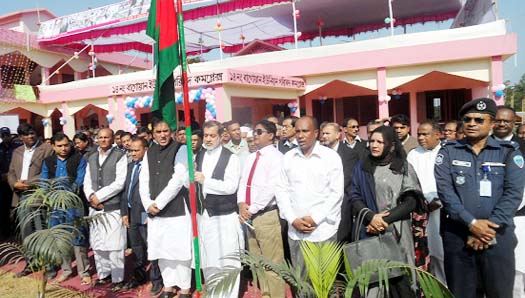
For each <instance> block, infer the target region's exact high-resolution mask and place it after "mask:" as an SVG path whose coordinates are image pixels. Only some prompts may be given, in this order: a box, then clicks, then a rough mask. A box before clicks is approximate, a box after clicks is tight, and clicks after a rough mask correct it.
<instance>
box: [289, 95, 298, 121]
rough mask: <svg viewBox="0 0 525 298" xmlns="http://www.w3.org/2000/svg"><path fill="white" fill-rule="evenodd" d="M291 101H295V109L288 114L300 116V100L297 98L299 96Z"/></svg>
mask: <svg viewBox="0 0 525 298" xmlns="http://www.w3.org/2000/svg"><path fill="white" fill-rule="evenodd" d="M291 103H297V109H295V112H293V113H290V115H291V116H295V117H301V101H300V100H299V98H297V99H296V100H293V101H291Z"/></svg>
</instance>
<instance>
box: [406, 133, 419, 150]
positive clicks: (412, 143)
mask: <svg viewBox="0 0 525 298" xmlns="http://www.w3.org/2000/svg"><path fill="white" fill-rule="evenodd" d="M417 146H419V142H418V141H417V139H416V138H415V137H413V136H410V135H409V136H408V140H406V142H405V144H403V148H404V149H405V152H406V154H408V152H410V150H412V149H414V148H416V147H417Z"/></svg>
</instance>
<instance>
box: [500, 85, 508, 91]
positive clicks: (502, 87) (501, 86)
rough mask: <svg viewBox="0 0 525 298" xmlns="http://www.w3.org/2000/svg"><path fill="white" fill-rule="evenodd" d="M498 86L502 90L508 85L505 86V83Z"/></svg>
mask: <svg viewBox="0 0 525 298" xmlns="http://www.w3.org/2000/svg"><path fill="white" fill-rule="evenodd" d="M498 87H499V89H500V90H504V89H505V88H506V87H507V86H505V84H499V85H498Z"/></svg>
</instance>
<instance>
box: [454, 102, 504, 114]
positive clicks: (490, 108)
mask: <svg viewBox="0 0 525 298" xmlns="http://www.w3.org/2000/svg"><path fill="white" fill-rule="evenodd" d="M496 110H497V107H496V103H495V102H494V100H492V99H490V98H478V99H474V100H471V101H469V102H467V103H466V104H464V105H463V106H462V107H461V110H459V117H460V118H461V117H463V116H464V115H465V114H467V113H479V114H489V115H491V116H492V117H496Z"/></svg>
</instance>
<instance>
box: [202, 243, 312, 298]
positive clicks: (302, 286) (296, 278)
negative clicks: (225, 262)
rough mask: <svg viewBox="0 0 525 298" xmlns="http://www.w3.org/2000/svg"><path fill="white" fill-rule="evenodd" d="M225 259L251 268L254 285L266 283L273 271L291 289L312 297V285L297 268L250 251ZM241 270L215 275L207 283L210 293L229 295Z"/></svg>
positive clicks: (230, 269) (228, 270)
mask: <svg viewBox="0 0 525 298" xmlns="http://www.w3.org/2000/svg"><path fill="white" fill-rule="evenodd" d="M224 259H229V260H235V261H241V263H242V264H243V265H245V266H248V267H249V268H250V271H251V273H252V276H253V284H254V285H256V286H257V284H260V283H265V282H266V274H265V273H266V271H273V272H275V273H276V274H277V275H279V276H280V277H281V278H282V279H283V280H284V281H285V282H286V283H287V284H288V285H290V287H292V288H294V289H295V290H296V292H297V293H302V294H305V295H308V296H310V295H311V294H312V293H313V289H312V287H311V286H310V284H309V283H308V282H307V281H306V280H304V278H303V277H302V276H301V272H300V270H299V269H297V268H293V266H291V265H290V264H289V263H280V264H278V263H274V262H272V261H271V260H268V259H267V258H265V257H263V256H260V255H256V254H254V253H251V252H249V251H246V250H244V251H240V252H238V253H234V254H232V255H229V256H226V257H225V258H224ZM240 270H241V269H239V268H233V267H231V268H224V269H223V270H222V271H221V272H218V273H216V274H214V275H213V276H212V277H211V278H210V281H206V289H207V292H208V293H216V294H220V293H227V290H228V289H230V288H229V287H230V286H233V285H234V283H235V281H236V279H234V278H233V277H234V276H235V277H236V276H237V274H238V272H240Z"/></svg>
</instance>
